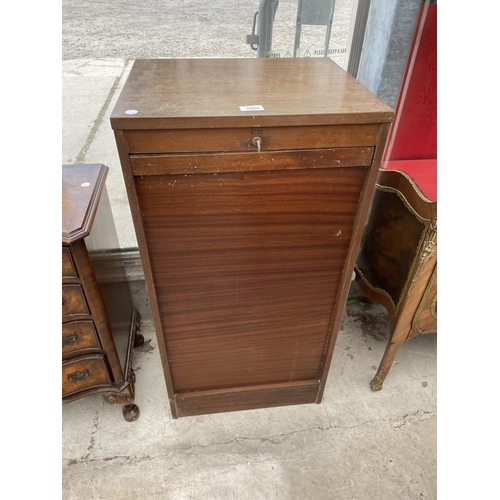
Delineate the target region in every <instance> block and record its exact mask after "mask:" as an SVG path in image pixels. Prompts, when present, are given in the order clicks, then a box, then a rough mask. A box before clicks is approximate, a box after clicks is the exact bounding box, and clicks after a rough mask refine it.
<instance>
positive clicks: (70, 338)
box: [62, 332, 78, 348]
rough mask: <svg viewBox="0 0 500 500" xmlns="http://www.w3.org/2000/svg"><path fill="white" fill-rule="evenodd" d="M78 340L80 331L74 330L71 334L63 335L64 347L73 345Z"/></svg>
mask: <svg viewBox="0 0 500 500" xmlns="http://www.w3.org/2000/svg"><path fill="white" fill-rule="evenodd" d="M77 340H78V333H77V332H73V333H72V334H70V335H63V336H62V346H63V348H66V347H71V346H72V345H73V344H74V343H75V342H76V341H77Z"/></svg>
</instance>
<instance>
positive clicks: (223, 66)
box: [111, 58, 393, 418]
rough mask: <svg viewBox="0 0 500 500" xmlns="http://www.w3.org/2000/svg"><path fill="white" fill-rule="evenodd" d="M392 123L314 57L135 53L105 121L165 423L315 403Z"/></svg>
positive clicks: (350, 81) (340, 73)
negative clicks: (139, 275) (131, 232)
mask: <svg viewBox="0 0 500 500" xmlns="http://www.w3.org/2000/svg"><path fill="white" fill-rule="evenodd" d="M392 118H393V110H392V109H391V108H389V107H388V106H386V105H385V104H384V103H383V102H382V101H381V100H380V99H378V98H377V97H376V96H375V95H373V94H372V93H371V92H369V91H368V90H367V89H366V88H364V87H363V86H362V85H360V84H359V83H358V82H356V80H355V79H354V78H352V77H351V76H350V75H349V74H347V73H346V72H345V71H344V70H342V69H341V68H340V67H339V66H337V65H336V64H335V63H334V62H333V61H331V60H330V59H328V58H314V59H313V58H309V59H307V58H306V59H283V60H275V59H253V58H247V59H158V60H136V61H135V62H134V65H133V67H132V69H131V72H130V75H129V77H128V80H127V82H126V84H125V85H124V88H123V90H122V92H121V95H120V97H119V99H118V101H117V104H116V106H115V109H114V111H113V112H112V115H111V126H112V128H113V129H114V131H115V138H116V143H117V147H118V152H119V155H120V161H121V165H122V170H123V175H124V179H125V184H126V187H127V193H128V197H129V202H130V206H131V211H132V216H133V220H134V226H135V230H136V234H137V239H138V244H139V250H140V253H141V258H142V261H143V267H144V272H145V278H146V285H147V289H148V294H149V298H150V303H151V308H152V313H153V318H154V321H155V328H156V333H157V337H158V345H159V350H160V354H161V359H162V363H163V368H164V374H165V380H166V385H167V390H168V396H169V400H170V407H171V411H172V415H173V417H174V418H177V417H183V416H188V415H196V414H204V413H213V412H223V411H232V410H244V409H252V408H262V407H270V406H278V405H290V404H302V403H319V402H321V399H322V395H323V391H324V388H325V383H326V377H327V374H328V370H329V367H330V361H331V359H332V354H333V348H334V344H335V340H336V336H337V332H338V329H339V326H340V321H341V318H342V313H343V310H344V306H345V303H346V299H347V294H348V291H349V286H350V281H351V277H352V273H353V267H354V262H355V258H356V254H357V250H358V246H359V242H360V239H361V235H362V231H363V225H364V221H365V218H366V215H367V211H368V206H369V202H370V198H371V196H372V193H373V189H374V185H375V178H376V175H377V172H378V166H379V163H380V158H381V154H382V150H383V148H384V145H385V141H386V136H387V131H388V127H389V123H390V122H391V120H392Z"/></svg>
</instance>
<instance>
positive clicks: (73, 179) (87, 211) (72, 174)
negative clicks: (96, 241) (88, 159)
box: [62, 163, 108, 245]
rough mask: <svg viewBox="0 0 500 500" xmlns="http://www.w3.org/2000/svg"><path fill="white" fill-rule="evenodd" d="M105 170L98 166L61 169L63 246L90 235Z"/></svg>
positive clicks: (65, 167) (104, 177)
mask: <svg viewBox="0 0 500 500" xmlns="http://www.w3.org/2000/svg"><path fill="white" fill-rule="evenodd" d="M107 173H108V167H106V166H105V165H101V164H99V163H95V164H81V165H63V166H62V243H63V245H68V244H70V243H72V242H74V241H76V240H78V239H80V238H84V237H85V236H87V235H88V234H89V233H90V229H91V227H92V221H93V220H94V216H95V212H96V210H97V205H98V202H99V198H100V195H101V192H102V189H103V187H104V181H105V179H106V175H107Z"/></svg>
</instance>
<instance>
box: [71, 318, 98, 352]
mask: <svg viewBox="0 0 500 500" xmlns="http://www.w3.org/2000/svg"><path fill="white" fill-rule="evenodd" d="M100 348H101V344H100V342H99V338H98V337H97V332H96V329H95V326H94V322H93V321H71V322H70V323H65V324H63V325H62V352H63V354H67V353H70V352H76V351H80V350H83V349H100Z"/></svg>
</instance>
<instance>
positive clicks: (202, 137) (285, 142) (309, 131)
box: [126, 124, 379, 153]
mask: <svg viewBox="0 0 500 500" xmlns="http://www.w3.org/2000/svg"><path fill="white" fill-rule="evenodd" d="M378 132H379V125H377V124H375V125H336V126H311V127H268V128H260V129H251V128H234V129H194V130H131V131H128V132H126V135H127V142H128V147H129V152H130V153H196V152H201V153H203V152H218V153H220V152H228V151H257V146H256V145H255V144H254V143H253V142H252V141H254V139H255V138H256V137H259V138H260V139H261V141H260V142H261V151H278V150H288V149H323V148H333V147H356V146H358V147H359V146H375V145H376V143H377V137H378Z"/></svg>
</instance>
